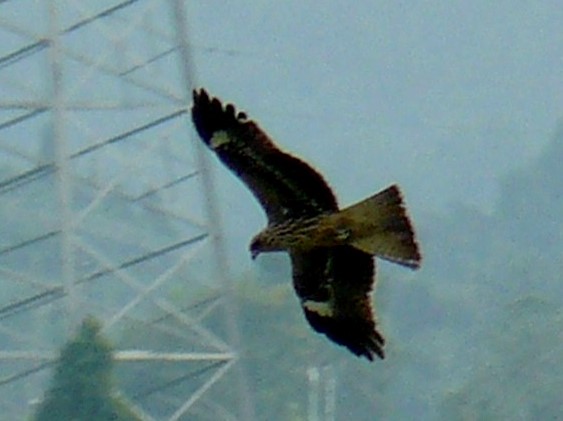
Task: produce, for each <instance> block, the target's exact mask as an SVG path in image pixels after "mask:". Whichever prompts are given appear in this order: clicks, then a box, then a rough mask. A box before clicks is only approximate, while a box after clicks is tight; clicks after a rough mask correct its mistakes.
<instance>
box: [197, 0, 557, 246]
mask: <svg viewBox="0 0 563 421" xmlns="http://www.w3.org/2000/svg"><path fill="white" fill-rule="evenodd" d="M189 22H190V27H191V35H192V41H193V45H194V47H195V48H194V57H195V65H196V69H197V78H198V81H199V83H200V84H201V85H202V86H204V87H206V88H207V89H208V90H209V91H210V92H212V93H213V94H215V95H217V96H219V97H221V98H223V99H225V100H229V101H233V102H234V103H235V104H237V105H238V106H239V107H240V108H242V109H244V110H246V111H247V112H248V113H249V115H250V116H251V117H252V118H254V119H256V120H257V121H258V122H259V123H260V124H261V126H262V127H263V128H264V129H265V130H266V131H267V132H268V133H269V134H270V135H272V137H274V139H275V140H276V141H277V142H278V143H279V145H280V146H281V147H283V148H285V149H287V150H289V151H291V152H293V153H295V154H297V155H299V156H301V157H303V158H304V159H306V160H308V161H309V162H310V163H312V164H313V165H314V166H315V167H316V168H318V169H319V170H320V171H321V172H322V173H324V174H325V175H326V177H327V179H328V181H329V182H330V184H331V185H332V186H333V187H334V189H335V190H336V192H337V194H338V196H339V198H340V201H341V204H344V205H345V204H349V203H352V202H354V201H356V200H359V199H361V198H363V197H365V196H367V195H369V194H371V193H374V192H375V191H377V190H379V189H381V188H383V187H385V186H386V185H387V184H389V183H391V182H395V181H397V182H399V183H400V184H401V185H402V187H403V189H404V191H405V194H406V197H407V201H408V203H409V205H410V207H411V212H412V213H414V214H415V216H416V215H417V214H420V213H421V212H425V211H440V210H443V209H444V208H447V207H448V206H450V205H451V204H452V203H456V202H463V203H465V204H469V205H474V206H476V207H478V208H480V209H482V210H484V211H487V210H489V209H491V208H492V207H493V206H494V203H495V198H496V193H497V186H498V182H499V177H502V176H503V175H504V174H506V173H507V171H509V170H510V169H514V168H517V167H519V166H521V165H524V164H525V163H526V162H529V160H530V159H532V158H533V157H535V156H536V155H537V154H538V153H539V151H540V150H541V148H542V147H543V146H544V145H545V144H546V142H547V141H548V139H549V137H550V135H551V133H552V132H553V131H554V129H555V125H556V124H557V121H558V119H559V118H560V117H561V116H562V115H563V89H561V87H562V86H563V26H562V25H561V22H563V9H562V8H561V5H560V3H559V2H557V1H539V2H525V1H496V2H490V1H484V0H476V1H472V2H465V1H444V0H442V1H424V2H383V1H358V2H354V3H353V5H352V4H350V3H349V2H344V1H332V2H324V3H323V4H322V5H320V4H319V3H317V2H302V1H297V0H295V1H280V2H270V1H240V2H222V1H207V2H191V3H190V4H189ZM217 167H219V165H217ZM216 173H217V174H218V185H219V186H220V187H219V188H220V195H221V196H222V202H223V204H224V209H223V210H224V211H225V215H226V226H227V234H228V235H227V237H234V238H235V239H236V240H235V241H240V239H241V238H244V237H245V236H246V237H249V236H250V235H252V233H253V232H254V231H256V229H257V228H258V227H259V226H260V225H261V223H262V222H261V221H260V220H259V219H256V222H255V223H251V224H248V223H245V224H237V223H236V221H237V220H239V219H240V217H241V215H245V217H246V216H247V215H251V216H254V215H255V216H256V218H260V217H261V216H260V214H261V210H260V209H259V207H258V206H257V204H256V203H254V201H253V199H252V198H251V196H250V195H249V194H248V193H247V192H245V191H244V190H245V188H244V187H243V186H242V185H241V184H240V183H239V182H238V180H235V179H234V177H232V176H231V175H230V174H228V173H227V171H226V170H225V169H224V168H220V169H219V168H218V169H217V171H216Z"/></svg>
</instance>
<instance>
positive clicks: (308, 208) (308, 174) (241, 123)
mask: <svg viewBox="0 0 563 421" xmlns="http://www.w3.org/2000/svg"><path fill="white" fill-rule="evenodd" d="M192 119H193V122H194V125H195V127H196V130H197V132H198V133H199V135H200V137H201V138H202V139H203V141H204V142H205V143H206V144H207V145H208V146H210V147H211V144H210V143H211V140H212V138H213V136H214V135H215V134H217V133H218V132H225V133H226V134H227V135H228V137H229V142H227V143H225V144H223V145H221V146H218V147H216V148H215V149H213V148H212V149H213V150H214V151H215V152H216V153H217V155H218V156H219V158H220V159H221V161H223V163H224V164H225V165H227V167H229V168H230V169H231V170H232V171H233V172H234V173H235V174H236V175H237V176H238V177H239V178H241V180H242V181H243V182H244V183H245V184H246V185H247V186H248V187H249V188H250V190H251V191H252V192H253V194H254V195H255V196H256V198H257V199H258V201H259V202H260V203H261V205H262V207H263V208H264V210H265V212H266V215H267V216H268V221H269V222H270V223H276V222H280V221H284V220H287V219H293V218H299V217H306V216H311V215H317V214H319V213H321V212H325V211H331V210H336V209H337V208H338V206H337V203H336V198H335V196H334V194H333V193H332V190H331V189H330V187H329V186H328V184H327V182H326V181H325V180H324V179H323V177H322V176H321V175H320V174H319V173H318V172H316V171H315V170H314V169H313V168H311V167H310V166H309V165H308V164H306V163H305V162H303V161H301V160H300V159H298V158H296V157H294V156H291V155H289V154H287V153H284V152H282V151H281V150H279V149H278V148H277V147H276V145H275V144H274V143H273V142H272V140H271V139H270V138H269V137H268V136H267V135H266V134H265V133H264V132H263V131H262V129H260V127H258V125H257V124H256V123H254V122H253V121H250V120H247V117H246V114H244V113H237V111H236V110H235V107H234V106H233V105H231V104H228V105H226V106H223V105H222V104H221V102H220V101H219V100H218V99H216V98H211V97H210V96H209V95H208V94H207V92H206V91H205V90H203V89H201V90H195V91H194V105H193V108H192Z"/></svg>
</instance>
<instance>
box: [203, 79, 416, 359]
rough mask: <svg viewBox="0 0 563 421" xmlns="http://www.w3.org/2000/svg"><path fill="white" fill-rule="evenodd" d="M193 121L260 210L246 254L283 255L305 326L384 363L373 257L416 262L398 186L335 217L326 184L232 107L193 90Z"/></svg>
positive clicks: (413, 265) (335, 210)
mask: <svg viewBox="0 0 563 421" xmlns="http://www.w3.org/2000/svg"><path fill="white" fill-rule="evenodd" d="M192 119H193V122H194V125H195V128H196V130H197V132H198V134H199V136H200V137H201V139H202V140H203V142H204V143H205V144H206V145H207V146H208V147H209V148H210V149H211V150H213V151H214V152H215V153H216V154H217V156H218V157H219V159H220V160H221V161H222V162H223V163H224V164H225V165H226V166H227V167H228V168H229V169H231V171H233V172H234V173H235V174H236V175H237V176H238V177H239V178H240V179H241V180H242V181H243V182H244V183H245V184H246V185H247V186H248V188H249V189H250V190H251V191H252V193H253V194H254V196H255V197H256V198H257V199H258V201H259V202H260V204H261V205H262V207H263V208H264V210H265V212H266V215H267V217H268V228H267V229H266V230H264V231H263V232H262V233H260V234H259V235H257V236H256V237H255V238H254V240H253V241H252V243H251V250H252V253H253V254H254V253H259V252H261V251H271V250H278V249H281V250H287V251H288V252H289V254H290V257H291V262H292V270H293V285H294V288H295V291H296V293H297V295H298V296H299V299H300V301H301V306H302V308H303V311H304V313H305V317H306V319H307V320H308V322H309V323H310V324H311V326H312V327H313V328H314V329H315V330H316V331H317V332H320V333H323V334H325V335H326V336H327V337H328V338H329V339H331V340H332V341H334V342H336V343H338V344H340V345H343V346H345V347H347V348H348V349H349V350H350V351H351V352H353V353H354V354H356V355H358V356H362V357H365V358H367V359H369V360H373V359H374V356H378V357H380V358H384V352H383V346H384V344H385V340H384V338H383V336H382V335H381V333H380V332H379V331H378V330H377V326H376V320H375V315H374V311H373V309H372V306H371V292H372V290H373V288H374V285H375V266H374V265H375V262H374V259H373V257H372V254H376V255H378V256H381V257H383V258H386V259H389V260H393V261H395V262H397V263H401V264H405V265H407V266H411V267H418V264H419V263H420V253H419V252H418V246H417V245H416V242H415V240H414V231H413V229H412V226H411V224H410V221H409V219H408V217H407V216H406V213H405V209H404V206H403V204H402V200H401V196H400V193H399V191H398V188H397V187H396V186H392V187H391V188H389V189H387V190H385V191H383V192H381V193H379V194H377V195H375V196H372V197H371V198H368V199H366V200H365V201H362V202H360V203H358V204H357V205H354V206H351V207H349V208H347V209H344V210H343V211H340V212H339V211H338V205H337V202H336V198H335V196H334V193H333V192H332V190H331V189H330V187H329V185H328V184H327V182H326V181H325V180H324V178H323V177H322V176H321V175H320V174H319V173H318V172H317V171H315V170H314V169H313V168H312V167H311V166H309V165H308V164H306V163H305V162H303V161H302V160H300V159H299V158H296V157H293V156H291V155H289V154H287V153H285V152H282V151H281V150H280V149H278V148H277V146H276V145H275V144H274V142H273V141H272V140H271V139H270V138H269V137H268V136H267V135H266V134H265V133H264V132H263V131H262V129H260V127H259V126H258V125H257V124H256V123H255V122H253V121H251V120H248V118H247V115H246V114H245V113H242V112H237V110H236V109H235V107H234V106H233V105H232V104H227V105H226V106H224V105H223V104H222V103H221V101H219V100H218V99H217V98H212V97H210V96H209V95H208V94H207V92H206V91H205V90H203V89H200V90H194V105H193V107H192ZM276 247H278V248H276Z"/></svg>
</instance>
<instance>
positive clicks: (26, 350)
mask: <svg viewBox="0 0 563 421" xmlns="http://www.w3.org/2000/svg"><path fill="white" fill-rule="evenodd" d="M190 67H191V60H190V51H189V43H188V38H187V32H186V18H185V13H184V4H183V2H182V1H180V0H178V1H174V0H169V1H163V0H127V1H121V2H119V1H115V0H114V1H110V0H104V1H95V2H94V1H88V2H84V1H78V0H47V1H38V0H36V1H33V0H17V1H16V0H14V1H9V0H3V1H0V93H1V95H0V217H1V221H0V224H1V225H0V288H1V293H0V395H1V396H2V398H0V400H1V403H0V406H1V407H2V408H3V410H2V415H3V416H4V417H7V418H5V419H24V418H26V416H28V415H29V414H31V413H32V411H33V403H34V402H37V400H38V399H39V400H40V399H41V396H42V393H43V392H44V388H45V386H46V380H47V379H48V378H49V377H50V374H51V370H50V368H51V367H52V365H53V361H54V360H55V359H56V352H57V350H58V349H59V348H60V347H61V346H62V344H63V343H64V342H65V341H66V340H67V339H68V338H69V335H70V334H71V333H72V332H74V330H75V328H76V326H77V324H78V323H79V322H80V321H81V320H82V319H83V317H84V316H86V315H87V314H91V315H94V316H95V317H97V318H98V319H99V320H101V321H102V323H103V325H104V333H105V334H106V335H108V336H109V338H110V339H113V340H114V343H116V349H117V351H116V359H117V360H118V364H117V374H118V376H117V377H118V382H119V386H120V388H121V389H120V390H121V391H122V395H123V397H124V398H125V399H127V400H128V401H129V402H130V403H131V404H132V405H133V406H134V408H135V409H136V411H137V412H138V413H139V415H140V416H141V418H142V419H169V420H179V419H213V420H215V419H236V418H241V419H250V418H252V416H253V415H252V405H251V404H250V402H249V400H248V396H247V393H246V391H247V388H246V386H245V382H244V378H243V376H242V374H241V375H239V376H235V375H234V374H233V375H230V373H237V372H239V370H237V366H239V364H235V362H236V361H237V354H236V352H235V349H237V347H236V344H237V330H236V329H237V326H236V314H235V313H236V311H235V310H234V308H233V307H234V305H233V302H232V300H231V299H230V294H229V288H228V282H227V279H228V271H227V268H226V263H225V256H224V251H223V248H222V243H221V241H220V235H219V233H218V231H219V227H218V225H219V224H218V223H216V222H217V220H218V218H217V213H216V210H215V207H214V201H213V186H212V179H211V177H210V175H209V172H208V171H207V167H206V165H205V157H204V156H203V153H202V151H201V149H200V146H199V143H198V142H196V141H194V140H193V132H192V129H191V124H190V122H189V114H188V111H189V109H188V107H189V104H190V92H191V89H192V87H193V76H192V72H191V69H190ZM241 372H242V370H240V372H239V374H240V373H241ZM226 373H229V376H230V377H229V378H228V379H224V378H222V377H224V375H225V374H226ZM231 377H232V378H233V380H231ZM235 377H236V378H237V380H234V378H235ZM219 379H221V381H219V382H218V380H219ZM230 381H232V382H233V383H231V384H237V386H236V387H234V388H233V389H236V390H239V391H241V394H240V395H238V396H236V397H234V398H233V399H232V402H237V405H240V406H239V407H236V408H235V405H234V404H228V403H225V402H224V401H223V400H221V399H219V398H217V397H216V396H213V391H214V390H215V389H216V388H217V387H219V388H220V387H221V383H225V382H230ZM215 383H217V384H215ZM212 386H213V387H212ZM222 395H223V394H222ZM232 402H231V403H232Z"/></svg>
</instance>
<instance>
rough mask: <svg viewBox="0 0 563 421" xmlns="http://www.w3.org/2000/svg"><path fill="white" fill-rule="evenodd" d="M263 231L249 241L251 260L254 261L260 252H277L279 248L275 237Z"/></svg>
mask: <svg viewBox="0 0 563 421" xmlns="http://www.w3.org/2000/svg"><path fill="white" fill-rule="evenodd" d="M270 234H271V233H270V232H269V231H268V230H267V229H265V230H264V231H261V232H259V233H258V234H256V235H255V236H254V238H253V239H252V240H251V241H250V247H249V248H250V255H251V256H252V260H254V259H256V258H257V257H258V255H259V254H260V253H262V252H268V251H279V250H281V248H280V247H279V245H278V244H277V241H276V237H275V236H272V235H270Z"/></svg>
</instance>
